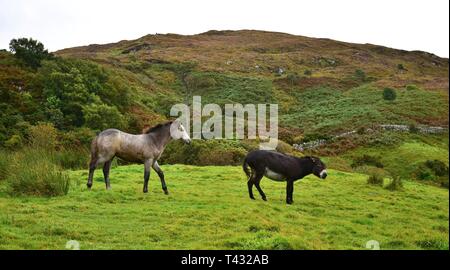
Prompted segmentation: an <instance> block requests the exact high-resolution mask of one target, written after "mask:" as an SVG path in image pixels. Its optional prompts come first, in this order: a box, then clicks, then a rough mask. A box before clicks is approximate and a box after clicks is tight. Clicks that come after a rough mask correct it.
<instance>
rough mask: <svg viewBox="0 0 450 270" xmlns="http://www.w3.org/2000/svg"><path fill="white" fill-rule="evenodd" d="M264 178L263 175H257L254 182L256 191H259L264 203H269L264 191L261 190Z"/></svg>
mask: <svg viewBox="0 0 450 270" xmlns="http://www.w3.org/2000/svg"><path fill="white" fill-rule="evenodd" d="M262 177H263V174H257V175H255V178H253V182H254V183H255V187H256V189H257V190H258V192H259V195H261V198H262V199H263V200H264V201H267V199H266V194H264V191H263V190H262V189H261V187H260V186H259V183H260V182H261V179H262Z"/></svg>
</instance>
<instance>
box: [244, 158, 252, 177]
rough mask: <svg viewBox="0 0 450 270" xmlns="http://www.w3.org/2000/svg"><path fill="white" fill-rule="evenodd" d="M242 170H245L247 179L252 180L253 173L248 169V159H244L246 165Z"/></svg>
mask: <svg viewBox="0 0 450 270" xmlns="http://www.w3.org/2000/svg"><path fill="white" fill-rule="evenodd" d="M242 169H243V170H244V172H245V174H246V175H247V177H249V178H250V176H251V171H250V170H249V168H248V163H247V158H246V159H244V163H243V164H242Z"/></svg>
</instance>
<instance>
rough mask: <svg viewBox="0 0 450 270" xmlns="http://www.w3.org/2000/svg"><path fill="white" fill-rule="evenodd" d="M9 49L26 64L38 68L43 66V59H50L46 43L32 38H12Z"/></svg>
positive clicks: (50, 55)
mask: <svg viewBox="0 0 450 270" xmlns="http://www.w3.org/2000/svg"><path fill="white" fill-rule="evenodd" d="M9 50H10V51H11V52H12V53H13V54H14V55H15V56H16V57H17V58H18V59H20V60H22V61H23V62H24V63H25V64H26V65H28V66H30V67H32V68H34V69H36V68H38V67H40V66H41V61H42V60H44V59H49V58H51V57H52V56H53V55H52V54H50V53H49V52H48V51H47V50H46V49H45V48H44V45H43V44H42V43H41V42H39V41H37V40H34V39H32V38H19V39H12V40H11V42H10V43H9Z"/></svg>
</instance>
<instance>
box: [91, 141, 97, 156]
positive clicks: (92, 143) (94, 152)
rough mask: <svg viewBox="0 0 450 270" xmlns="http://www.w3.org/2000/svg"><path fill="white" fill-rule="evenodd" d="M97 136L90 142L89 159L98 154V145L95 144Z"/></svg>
mask: <svg viewBox="0 0 450 270" xmlns="http://www.w3.org/2000/svg"><path fill="white" fill-rule="evenodd" d="M97 139H98V136H96V137H95V138H94V139H93V140H92V142H91V160H94V159H96V158H97V154H98V145H97Z"/></svg>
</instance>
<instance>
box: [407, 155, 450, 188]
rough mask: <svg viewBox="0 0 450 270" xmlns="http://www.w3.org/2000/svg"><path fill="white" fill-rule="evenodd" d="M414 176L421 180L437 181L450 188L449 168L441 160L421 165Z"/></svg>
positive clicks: (428, 161) (429, 161)
mask: <svg viewBox="0 0 450 270" xmlns="http://www.w3.org/2000/svg"><path fill="white" fill-rule="evenodd" d="M414 176H415V178H416V179H419V180H425V181H435V182H439V183H440V184H441V185H442V186H444V187H448V166H447V165H446V164H445V163H444V162H442V161H440V160H427V161H425V162H423V163H420V164H419V165H418V166H417V169H416V170H415V172H414Z"/></svg>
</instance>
